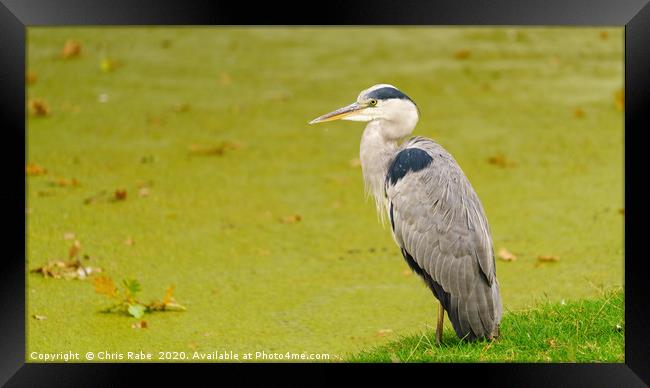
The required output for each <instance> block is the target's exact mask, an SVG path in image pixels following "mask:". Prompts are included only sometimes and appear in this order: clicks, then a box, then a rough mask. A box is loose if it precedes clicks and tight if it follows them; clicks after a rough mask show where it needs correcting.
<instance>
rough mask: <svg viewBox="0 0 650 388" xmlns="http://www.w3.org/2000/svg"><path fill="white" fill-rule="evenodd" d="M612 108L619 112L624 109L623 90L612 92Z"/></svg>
mask: <svg viewBox="0 0 650 388" xmlns="http://www.w3.org/2000/svg"><path fill="white" fill-rule="evenodd" d="M614 106H615V107H616V109H617V110H618V111H619V112H622V111H623V110H624V109H625V92H623V89H619V90H617V91H616V92H614Z"/></svg>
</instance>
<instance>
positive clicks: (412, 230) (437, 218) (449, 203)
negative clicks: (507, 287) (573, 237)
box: [386, 138, 502, 339]
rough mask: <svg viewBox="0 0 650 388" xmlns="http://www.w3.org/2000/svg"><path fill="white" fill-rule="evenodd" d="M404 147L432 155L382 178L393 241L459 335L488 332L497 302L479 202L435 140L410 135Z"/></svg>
mask: <svg viewBox="0 0 650 388" xmlns="http://www.w3.org/2000/svg"><path fill="white" fill-rule="evenodd" d="M406 148H419V149H422V150H424V151H426V152H427V153H428V154H429V155H430V156H431V158H432V160H431V163H430V164H429V165H428V166H427V167H425V168H423V169H420V170H418V171H411V172H409V173H408V174H406V175H404V176H403V177H402V178H401V179H400V180H398V181H397V182H390V181H388V180H387V185H386V195H387V197H388V201H389V203H390V206H391V209H392V210H391V212H392V217H393V220H394V225H395V227H394V229H393V234H394V237H395V241H396V242H397V243H398V244H399V245H400V247H401V248H403V252H404V251H406V252H407V254H408V255H410V256H411V257H412V260H413V261H414V262H415V263H414V264H416V265H417V266H418V267H419V269H420V271H421V273H420V275H421V276H423V277H424V278H425V281H426V282H427V284H428V285H429V286H430V287H431V289H432V291H433V292H434V294H435V295H436V297H437V298H438V299H440V300H441V302H443V306H444V304H445V303H446V304H447V305H446V306H444V307H445V309H446V310H447V313H448V315H449V318H450V320H451V321H452V325H453V326H454V329H455V331H456V333H457V334H458V336H459V337H466V338H469V339H475V338H479V337H492V336H494V335H496V333H497V332H498V325H499V322H500V320H501V311H502V306H501V300H500V294H499V284H498V281H497V280H496V268H495V263H494V253H493V247H492V238H491V235H490V230H489V226H488V223H487V219H486V216H485V213H484V211H483V207H482V205H481V202H480V201H479V199H478V196H477V195H476V193H475V192H474V189H473V188H472V186H471V185H470V183H469V181H468V180H467V178H466V177H465V175H464V174H463V172H462V170H461V169H460V167H459V166H458V164H457V163H456V161H455V160H454V159H453V157H452V156H451V155H450V154H449V153H448V152H447V151H445V150H444V149H443V148H442V147H441V146H440V145H438V144H436V143H435V142H433V141H431V140H428V139H424V138H413V139H411V140H410V141H408V142H406V143H405V144H404V145H403V146H402V149H406ZM405 257H406V254H405ZM407 260H408V258H407ZM409 264H410V265H411V263H409ZM427 276H428V277H429V278H430V279H427V278H426V277H427ZM439 294H443V295H439ZM444 294H447V295H444Z"/></svg>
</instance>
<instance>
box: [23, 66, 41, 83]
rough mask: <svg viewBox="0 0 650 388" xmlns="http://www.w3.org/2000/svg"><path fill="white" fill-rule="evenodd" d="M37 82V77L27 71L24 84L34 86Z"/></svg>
mask: <svg viewBox="0 0 650 388" xmlns="http://www.w3.org/2000/svg"><path fill="white" fill-rule="evenodd" d="M36 81H38V76H37V75H36V73H34V72H33V71H30V70H28V71H27V74H25V83H26V84H27V85H34V84H35V83H36Z"/></svg>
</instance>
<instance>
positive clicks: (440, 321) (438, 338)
mask: <svg viewBox="0 0 650 388" xmlns="http://www.w3.org/2000/svg"><path fill="white" fill-rule="evenodd" d="M444 321H445V308H444V307H442V302H440V303H439V306H438V324H437V325H436V344H438V346H440V344H441V343H442V324H443V323H444Z"/></svg>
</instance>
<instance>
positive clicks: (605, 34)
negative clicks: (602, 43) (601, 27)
mask: <svg viewBox="0 0 650 388" xmlns="http://www.w3.org/2000/svg"><path fill="white" fill-rule="evenodd" d="M598 36H600V39H602V40H607V38H609V32H607V31H600V33H599V34H598Z"/></svg>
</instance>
